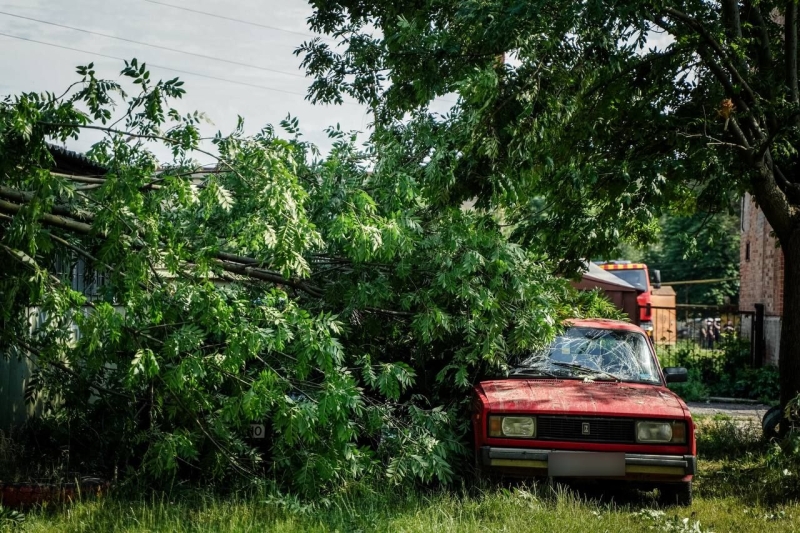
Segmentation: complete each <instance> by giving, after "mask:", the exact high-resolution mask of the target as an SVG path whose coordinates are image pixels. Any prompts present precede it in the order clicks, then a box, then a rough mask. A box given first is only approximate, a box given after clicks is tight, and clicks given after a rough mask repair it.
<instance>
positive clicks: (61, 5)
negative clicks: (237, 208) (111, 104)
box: [0, 0, 371, 163]
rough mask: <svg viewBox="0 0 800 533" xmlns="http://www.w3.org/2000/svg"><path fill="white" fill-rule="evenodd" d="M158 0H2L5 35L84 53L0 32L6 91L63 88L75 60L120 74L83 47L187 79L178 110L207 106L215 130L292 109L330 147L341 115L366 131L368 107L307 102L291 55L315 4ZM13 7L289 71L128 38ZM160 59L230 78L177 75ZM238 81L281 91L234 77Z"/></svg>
mask: <svg viewBox="0 0 800 533" xmlns="http://www.w3.org/2000/svg"><path fill="white" fill-rule="evenodd" d="M157 1H158V2H159V3H155V0H154V1H148V0H127V1H123V0H16V1H11V2H4V1H2V0H0V12H3V13H6V14H0V33H2V34H6V35H13V36H16V37H22V38H25V39H33V40H36V41H42V42H46V43H51V44H55V45H59V46H64V47H69V48H73V49H79V50H83V51H85V52H78V51H75V50H65V49H62V48H57V47H54V46H48V45H45V44H40V43H36V42H31V41H25V40H21V39H18V38H13V37H8V36H6V35H0V49H2V54H0V66H1V67H2V68H1V69H0V72H2V73H3V74H2V76H0V95H7V94H15V93H20V92H23V91H37V92H38V91H45V90H48V91H54V92H60V91H63V90H64V89H65V88H66V87H67V86H68V85H69V84H70V83H72V82H73V81H75V80H76V79H78V78H77V74H76V73H75V66H76V65H85V64H87V63H89V62H94V64H95V67H96V70H97V71H98V73H99V74H100V75H101V77H104V78H108V79H119V71H120V70H121V69H122V67H123V65H122V62H121V61H119V60H116V59H111V58H108V57H101V56H98V55H93V54H91V53H87V52H94V53H96V54H103V55H106V56H113V57H117V58H123V59H125V58H127V59H130V58H132V57H136V58H138V59H139V60H140V61H141V60H144V61H146V62H147V63H148V64H149V65H150V66H151V67H152V74H151V75H152V76H155V77H159V78H163V79H169V78H173V77H175V76H179V77H180V78H181V79H183V80H184V81H185V88H186V89H187V94H186V96H185V97H184V99H183V101H182V102H180V103H178V104H177V105H176V107H178V108H179V109H180V110H181V112H188V111H193V110H199V111H203V112H205V113H206V114H207V115H208V117H209V118H210V119H211V120H212V121H213V125H209V126H207V129H208V131H207V133H209V134H210V133H213V132H215V131H216V130H217V129H219V130H221V131H222V132H223V133H226V132H229V131H230V130H231V129H232V128H233V127H234V126H235V124H236V117H237V115H241V116H243V117H244V118H245V121H246V126H247V130H248V132H249V133H254V132H256V131H258V130H259V129H260V128H261V127H262V126H263V125H265V124H268V123H271V124H276V125H277V123H278V121H280V120H281V119H283V118H284V117H285V116H286V115H287V113H292V115H294V116H297V117H298V118H299V119H300V125H301V129H302V131H303V134H304V135H305V137H306V138H307V139H309V140H311V141H313V142H315V143H317V144H320V145H322V147H323V148H324V147H325V146H326V145H327V144H328V143H327V142H326V136H325V134H324V132H323V130H324V128H325V127H326V126H329V125H334V124H336V123H337V122H338V123H340V124H341V126H342V128H343V129H345V130H351V129H355V130H360V131H366V130H367V127H368V125H369V123H370V118H371V117H370V116H369V115H368V114H367V113H366V109H365V108H364V107H362V106H358V105H355V104H352V105H342V106H315V105H312V104H310V103H309V102H307V101H305V100H304V96H305V93H306V89H307V87H308V85H309V84H310V81H309V79H307V78H304V77H303V72H302V71H301V70H300V69H299V68H298V65H299V63H300V58H298V57H296V56H294V55H293V54H292V51H293V50H294V49H295V48H296V47H297V46H298V45H299V44H300V43H302V42H303V41H304V40H306V39H310V38H311V37H310V33H309V30H308V29H307V26H306V19H307V18H308V16H309V15H310V14H311V9H310V7H309V6H308V3H307V2H305V1H304V0H280V1H276V0H236V1H231V0H228V1H223V0H157ZM164 4H171V5H172V6H178V7H183V8H187V9H191V10H196V11H203V12H208V13H212V14H216V15H219V16H218V17H214V16H209V15H205V14H201V13H196V12H191V11H187V10H182V9H177V8H175V7H170V5H164ZM8 14H12V15H17V16H18V17H20V16H21V17H28V18H29V19H37V20H41V21H48V22H52V23H55V24H60V25H64V26H71V27H74V28H80V29H83V30H89V31H92V32H97V33H103V34H108V35H113V36H115V37H119V38H123V39H130V40H134V41H140V42H145V43H149V44H153V45H158V46H162V47H167V48H173V49H176V50H181V51H184V52H191V53H194V54H200V55H205V56H213V57H215V58H221V59H226V60H229V61H234V62H238V63H243V64H247V65H253V66H256V67H260V68H261V69H272V70H275V71H280V72H285V73H287V74H282V73H279V72H268V71H265V70H260V69H257V68H251V67H248V66H241V65H234V64H230V63H224V62H221V61H213V60H210V59H205V58H201V57H196V56H191V55H186V54H182V53H176V52H172V51H168V50H163V49H156V48H151V47H148V46H143V45H139V44H135V43H131V42H123V41H120V40H115V39H110V38H107V37H102V36H98V35H91V34H87V33H83V32H80V31H75V30H71V29H67V28H63V27H58V26H53V25H48V24H43V23H41V22H35V21H32V20H26V19H22V18H18V17H13V16H9V15H8ZM221 17H228V18H232V19H241V20H243V21H249V22H251V23H252V24H247V23H243V22H237V21H233V20H227V19H225V18H221ZM258 25H262V26H258ZM263 26H272V27H275V28H280V29H283V30H285V31H280V30H277V29H272V28H268V27H263ZM291 32H296V33H291ZM156 65H159V66H162V67H170V68H173V69H179V70H183V71H187V72H193V73H198V74H204V75H207V76H212V77H217V78H224V79H226V80H231V82H226V81H220V80H216V79H208V78H203V77H199V76H195V75H191V74H186V73H176V72H174V71H170V70H166V69H163V68H157V67H156ZM234 81H235V82H240V83H244V84H251V85H257V86H262V87H269V88H273V89H277V90H268V89H266V88H259V87H254V86H245V85H240V84H236V83H232V82H234ZM281 91H283V92H281ZM89 139H90V137H87V138H86V139H84V140H83V141H82V142H79V143H78V144H73V145H71V147H72V148H75V149H81V150H85V149H86V148H88V146H89V144H90V141H89ZM202 162H203V163H210V161H202Z"/></svg>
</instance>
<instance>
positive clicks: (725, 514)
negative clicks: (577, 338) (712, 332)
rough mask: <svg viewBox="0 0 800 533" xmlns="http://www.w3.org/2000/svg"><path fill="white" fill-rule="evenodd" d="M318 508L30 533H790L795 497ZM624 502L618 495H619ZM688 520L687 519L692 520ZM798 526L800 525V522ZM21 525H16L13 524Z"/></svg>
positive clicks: (161, 509)
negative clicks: (774, 501) (670, 504)
mask: <svg viewBox="0 0 800 533" xmlns="http://www.w3.org/2000/svg"><path fill="white" fill-rule="evenodd" d="M355 492H356V493H355V494H349V495H342V496H339V497H336V498H333V499H331V500H329V501H327V502H320V503H319V504H318V505H317V506H314V507H303V506H293V505H292V504H291V503H288V504H287V503H286V502H281V503H278V502H270V501H269V500H267V499H265V498H263V497H259V496H252V495H251V496H232V497H227V498H215V497H212V496H210V495H205V494H196V495H195V496H193V497H189V496H186V495H184V497H182V498H180V499H171V498H169V497H167V496H164V495H160V496H149V497H145V498H141V499H135V500H127V499H115V498H112V499H107V500H105V501H96V502H84V503H80V504H76V505H74V506H72V507H71V508H69V509H64V510H47V509H45V510H39V511H36V512H33V513H30V514H29V515H28V517H27V521H26V523H25V525H24V529H25V530H26V531H64V532H90V531H91V532H93V531H108V532H116V531H126V532H128V531H137V532H138V531H176V532H190V531H192V532H193V531H230V532H240V531H241V532H244V531H281V532H295V531H297V532H301V531H302V532H305V531H337V530H338V531H487V530H490V531H499V530H502V531H511V532H513V531H526V532H528V531H576V532H577V531H579V532H584V531H642V530H646V529H650V528H651V526H652V527H653V529H654V530H656V531H660V530H661V531H694V530H693V529H691V528H692V527H694V525H695V522H699V527H700V530H702V531H708V530H714V531H786V530H790V529H791V528H792V527H793V525H794V524H796V523H797V522H796V520H797V519H798V518H800V507H798V505H797V504H796V503H786V504H779V505H769V506H767V505H764V504H762V503H759V502H757V501H756V502H753V501H749V500H746V499H743V498H740V497H736V496H728V497H717V496H712V497H707V496H700V497H699V498H698V499H697V501H696V503H695V505H694V506H693V507H692V508H690V509H689V508H687V509H680V508H673V509H664V510H659V509H656V508H654V504H653V501H652V500H651V499H650V498H648V497H647V496H646V495H644V496H642V495H638V496H637V495H622V496H619V495H618V496H616V498H615V501H606V500H602V499H599V500H595V499H589V497H588V496H586V495H585V494H581V493H574V492H570V491H567V490H565V489H551V488H549V487H547V486H517V487H514V488H510V489H507V488H498V487H494V488H484V489H482V490H480V491H477V492H476V491H468V490H457V491H436V492H432V493H423V492H419V491H403V492H399V493H398V492H396V491H393V490H391V489H389V488H384V489H380V490H377V491H366V492H365V491H363V490H359V491H355ZM616 500H618V501H616ZM684 520H686V523H684ZM794 527H796V526H794ZM7 529H12V528H10V527H9V528H7Z"/></svg>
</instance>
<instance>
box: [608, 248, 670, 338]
mask: <svg viewBox="0 0 800 533" xmlns="http://www.w3.org/2000/svg"><path fill="white" fill-rule="evenodd" d="M597 266H599V267H600V268H602V269H603V270H607V271H608V272H610V273H612V274H614V275H615V276H617V277H618V278H620V279H622V280H623V281H625V282H626V283H628V284H629V285H632V286H633V287H634V288H635V289H636V291H637V292H638V293H639V295H638V296H637V298H636V302H637V303H638V304H639V305H638V307H639V313H638V316H636V317H631V318H632V319H633V321H634V323H636V324H638V325H639V327H641V328H642V329H643V330H644V331H646V332H647V334H648V335H650V336H651V337H652V335H653V309H652V303H651V298H650V295H651V293H652V289H653V288H656V289H658V288H661V272H659V271H658V270H653V283H652V285H651V283H650V272H649V271H648V269H647V265H645V264H644V263H631V262H630V261H609V262H607V263H597Z"/></svg>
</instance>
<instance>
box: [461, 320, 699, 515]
mask: <svg viewBox="0 0 800 533" xmlns="http://www.w3.org/2000/svg"><path fill="white" fill-rule="evenodd" d="M686 378H687V374H686V369H685V368H664V369H663V370H662V369H661V367H660V366H659V364H658V358H657V357H656V354H655V352H654V350H653V346H652V344H651V342H650V340H649V339H648V337H647V335H645V333H644V331H643V330H642V329H641V328H639V327H638V326H635V325H633V324H629V323H627V322H620V321H615V320H572V321H570V323H569V325H568V327H567V328H566V329H565V331H564V332H563V333H562V334H561V335H559V336H557V337H556V339H555V340H554V341H553V342H552V343H550V344H549V345H548V346H547V347H545V348H544V349H542V350H538V351H535V352H533V353H531V354H529V355H527V356H525V357H523V358H521V360H520V361H518V363H516V364H515V365H513V369H512V370H511V371H510V373H509V375H508V377H506V378H504V379H497V380H492V381H483V382H481V383H480V384H478V385H477V386H476V387H475V391H474V392H475V404H474V405H475V407H474V413H473V428H474V432H475V451H476V463H477V466H478V468H479V470H480V471H482V472H487V473H496V474H503V475H511V476H547V477H551V478H564V479H568V478H569V479H591V480H602V481H604V482H606V483H608V482H611V481H615V480H616V481H624V482H626V483H628V484H631V485H635V486H637V487H638V488H644V489H652V488H658V489H659V491H660V493H661V497H662V501H664V502H667V503H677V504H679V505H690V504H691V502H692V477H693V476H694V474H695V472H696V470H697V449H696V444H695V427H694V424H693V422H692V416H691V414H690V413H689V409H688V408H687V407H686V404H685V403H684V402H683V400H681V399H680V398H679V397H678V396H677V395H676V394H675V393H674V392H672V391H671V390H669V389H668V388H667V386H666V384H667V383H668V382H678V381H686Z"/></svg>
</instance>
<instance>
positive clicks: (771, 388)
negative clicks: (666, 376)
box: [659, 338, 780, 404]
mask: <svg viewBox="0 0 800 533" xmlns="http://www.w3.org/2000/svg"><path fill="white" fill-rule="evenodd" d="M721 348H722V350H721V352H709V353H706V352H698V350H697V347H696V346H694V345H693V344H690V345H683V346H679V347H678V348H677V349H675V350H674V351H672V352H670V353H669V354H663V355H661V354H660V356H659V357H660V359H662V361H668V364H669V365H670V366H683V367H686V368H687V369H688V370H689V381H688V382H687V383H677V384H672V385H670V389H672V390H674V391H675V392H677V393H678V394H679V395H680V396H681V397H682V398H683V399H684V400H686V401H697V400H702V399H705V398H707V397H708V396H723V397H730V398H744V399H750V400H758V401H760V402H762V403H766V404H774V403H776V402H777V401H778V395H779V391H780V388H779V381H778V378H779V375H778V369H777V368H775V367H773V366H766V367H763V368H752V367H751V366H750V362H751V361H750V344H749V342H747V341H744V340H742V339H738V338H726V339H725V340H724V341H723V342H722V344H721ZM662 364H667V363H662Z"/></svg>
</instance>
